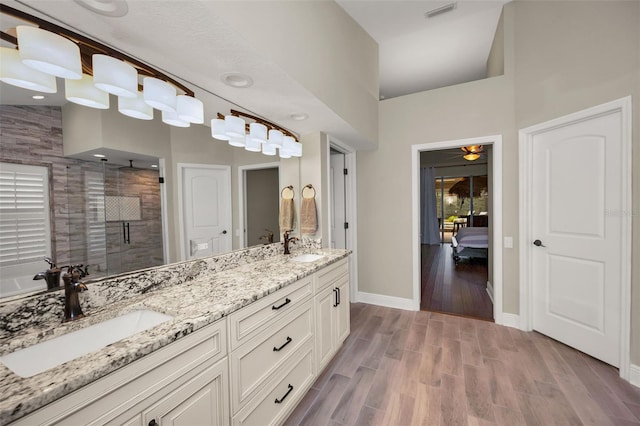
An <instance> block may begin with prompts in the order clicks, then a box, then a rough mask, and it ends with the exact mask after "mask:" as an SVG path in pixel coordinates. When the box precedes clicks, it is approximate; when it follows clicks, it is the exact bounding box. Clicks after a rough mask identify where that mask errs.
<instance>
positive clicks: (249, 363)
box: [229, 276, 315, 425]
mask: <svg viewBox="0 0 640 426" xmlns="http://www.w3.org/2000/svg"><path fill="white" fill-rule="evenodd" d="M229 329H230V333H229V335H230V347H231V348H233V350H232V351H231V353H230V355H229V371H230V376H231V412H232V416H233V418H232V423H233V424H259V425H263V424H273V423H279V422H280V421H281V420H284V418H285V417H286V415H288V413H289V412H290V411H291V410H292V409H293V407H295V404H296V403H297V401H298V400H299V399H300V398H301V397H302V396H303V395H304V393H305V392H306V390H307V389H308V388H309V386H311V384H312V383H313V379H314V377H315V357H314V354H315V351H314V339H313V333H314V306H313V278H312V276H309V277H305V278H302V279H301V280H299V281H298V282H296V283H294V284H292V285H290V286H287V287H285V288H284V289H282V290H279V291H277V292H276V293H273V294H271V295H269V296H267V297H265V298H263V299H260V300H259V301H258V302H256V303H254V304H251V305H249V306H247V307H246V308H243V309H241V310H239V311H237V312H234V313H233V314H231V315H230V316H229Z"/></svg>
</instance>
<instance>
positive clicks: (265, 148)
mask: <svg viewBox="0 0 640 426" xmlns="http://www.w3.org/2000/svg"><path fill="white" fill-rule="evenodd" d="M262 153H263V154H264V155H276V146H275V145H271V144H270V143H263V144H262Z"/></svg>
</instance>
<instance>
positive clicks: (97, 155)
mask: <svg viewBox="0 0 640 426" xmlns="http://www.w3.org/2000/svg"><path fill="white" fill-rule="evenodd" d="M93 156H94V157H96V158H105V157H106V155H104V154H93Z"/></svg>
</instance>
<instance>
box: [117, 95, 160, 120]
mask: <svg viewBox="0 0 640 426" xmlns="http://www.w3.org/2000/svg"><path fill="white" fill-rule="evenodd" d="M118 111H120V114H123V115H126V116H128V117H133V118H137V119H140V120H153V107H151V105H148V104H147V103H146V102H145V101H144V99H143V98H142V92H138V95H137V96H136V97H135V98H133V99H131V98H123V97H118Z"/></svg>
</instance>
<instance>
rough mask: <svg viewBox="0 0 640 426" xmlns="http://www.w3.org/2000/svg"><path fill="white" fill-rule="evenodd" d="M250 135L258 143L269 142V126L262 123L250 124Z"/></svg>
mask: <svg viewBox="0 0 640 426" xmlns="http://www.w3.org/2000/svg"><path fill="white" fill-rule="evenodd" d="M249 135H250V137H251V139H253V140H255V141H258V143H267V126H265V125H264V124H260V123H251V124H249Z"/></svg>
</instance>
